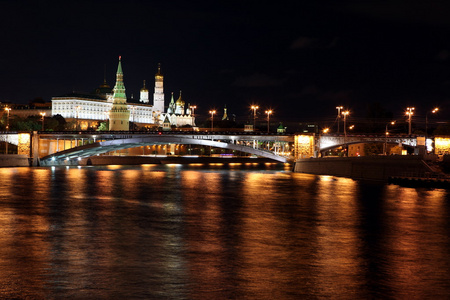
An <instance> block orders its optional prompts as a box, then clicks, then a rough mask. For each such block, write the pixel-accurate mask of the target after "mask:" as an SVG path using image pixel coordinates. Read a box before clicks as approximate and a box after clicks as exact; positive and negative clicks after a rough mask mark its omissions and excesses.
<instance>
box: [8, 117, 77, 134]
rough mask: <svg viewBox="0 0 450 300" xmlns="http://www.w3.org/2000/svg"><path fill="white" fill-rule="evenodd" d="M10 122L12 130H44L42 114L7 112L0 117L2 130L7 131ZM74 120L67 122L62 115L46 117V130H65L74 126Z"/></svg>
mask: <svg viewBox="0 0 450 300" xmlns="http://www.w3.org/2000/svg"><path fill="white" fill-rule="evenodd" d="M8 122H9V130H10V131H39V130H42V117H41V116H28V117H20V116H15V115H12V116H10V117H9V120H8V117H7V115H6V114H3V116H2V117H1V119H0V131H5V130H6V127H7V124H8ZM73 127H74V124H73V122H66V120H65V119H64V118H63V117H62V116H61V115H55V116H52V117H45V118H44V130H46V131H64V130H70V128H73Z"/></svg>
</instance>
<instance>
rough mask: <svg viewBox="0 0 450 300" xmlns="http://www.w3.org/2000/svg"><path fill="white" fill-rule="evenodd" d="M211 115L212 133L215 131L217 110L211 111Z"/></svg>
mask: <svg viewBox="0 0 450 300" xmlns="http://www.w3.org/2000/svg"><path fill="white" fill-rule="evenodd" d="M209 113H210V114H211V131H213V130H214V114H215V113H216V111H215V110H210V111H209Z"/></svg>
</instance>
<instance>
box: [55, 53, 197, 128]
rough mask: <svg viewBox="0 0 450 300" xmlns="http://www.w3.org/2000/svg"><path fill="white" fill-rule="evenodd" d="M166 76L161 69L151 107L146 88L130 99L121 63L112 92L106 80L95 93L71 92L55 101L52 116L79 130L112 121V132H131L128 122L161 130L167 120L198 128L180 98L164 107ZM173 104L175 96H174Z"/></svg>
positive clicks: (110, 124) (171, 123)
mask: <svg viewBox="0 0 450 300" xmlns="http://www.w3.org/2000/svg"><path fill="white" fill-rule="evenodd" d="M163 81H164V76H163V75H162V73H161V66H160V65H158V71H157V73H156V75H155V91H154V94H153V105H151V104H149V102H150V101H149V91H148V89H147V88H146V87H145V81H144V86H143V88H142V89H141V90H140V99H139V100H138V101H136V100H134V99H127V97H126V93H125V85H124V82H123V71H122V62H121V59H119V64H118V68H117V73H116V84H115V86H114V89H111V88H110V87H109V86H108V85H107V84H106V81H104V82H103V84H102V85H101V86H100V87H99V88H98V89H96V91H95V92H94V93H92V94H80V93H69V94H65V95H62V96H58V97H53V98H52V116H54V115H61V116H62V117H64V118H65V119H67V120H68V121H70V120H72V121H76V123H77V124H78V123H80V129H88V128H95V127H97V126H98V124H99V122H104V121H107V120H109V121H110V122H109V126H110V127H109V129H110V130H125V131H127V130H129V127H130V125H129V122H133V123H134V124H136V125H138V126H141V127H161V126H162V125H163V121H164V120H166V117H167V120H168V121H169V122H170V125H171V126H175V127H180V126H184V125H190V126H195V118H194V116H193V115H192V114H191V111H190V109H189V107H188V108H187V109H185V104H184V101H183V100H182V99H181V93H180V98H179V100H180V101H178V100H177V103H176V105H175V104H174V106H173V107H171V106H170V105H169V108H168V109H167V111H165V109H164V108H165V107H164V85H163ZM172 101H173V96H172Z"/></svg>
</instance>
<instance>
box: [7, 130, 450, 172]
mask: <svg viewBox="0 0 450 300" xmlns="http://www.w3.org/2000/svg"><path fill="white" fill-rule="evenodd" d="M446 139H448V138H447V137H436V138H435V145H436V153H438V152H443V151H445V152H446V153H447V152H450V142H448V141H447V140H446ZM0 141H7V142H8V143H9V144H14V145H17V146H18V151H17V152H18V154H22V155H28V157H29V158H30V159H31V161H32V165H39V164H41V165H59V164H64V165H66V164H78V161H79V160H81V159H83V158H88V157H92V156H96V155H100V154H105V153H114V152H116V153H117V152H119V154H118V155H130V156H140V155H143V156H152V155H154V156H156V155H157V154H166V155H177V153H176V149H178V145H189V146H195V145H198V146H200V147H203V148H210V149H211V148H215V149H217V148H222V149H228V150H231V151H232V152H236V153H243V154H246V155H247V156H257V157H264V158H269V159H272V160H274V161H279V162H287V161H292V160H296V159H298V158H309V157H318V154H319V153H320V152H323V151H326V150H328V149H332V148H336V147H340V146H344V145H350V144H356V143H395V144H401V145H407V146H409V147H416V146H418V145H424V143H425V138H424V137H420V136H419V137H416V136H388V137H386V136H384V135H378V136H377V135H347V136H343V135H314V134H297V135H294V134H265V133H254V132H235V133H233V132H213V133H211V132H174V131H172V132H122V131H121V132H103V133H100V132H84V131H81V132H59V133H53V132H33V133H30V132H26V133H18V132H9V133H3V134H2V133H0ZM439 147H440V148H442V149H440V148H439ZM187 148H189V147H187ZM438 148H439V149H438ZM444 148H445V149H444ZM124 149H128V150H129V152H123V151H124ZM133 149H134V150H133ZM162 149H164V151H163V152H161V151H162ZM128 150H127V151H128ZM189 150H191V149H189ZM120 151H122V152H120ZM133 151H134V152H133ZM158 151H159V152H158ZM231 151H228V152H231ZM116 155H117V154H116Z"/></svg>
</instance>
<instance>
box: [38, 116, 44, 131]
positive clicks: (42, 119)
mask: <svg viewBox="0 0 450 300" xmlns="http://www.w3.org/2000/svg"><path fill="white" fill-rule="evenodd" d="M39 114H40V115H41V117H42V118H41V121H42V131H44V117H45V112H40V113H39Z"/></svg>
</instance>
